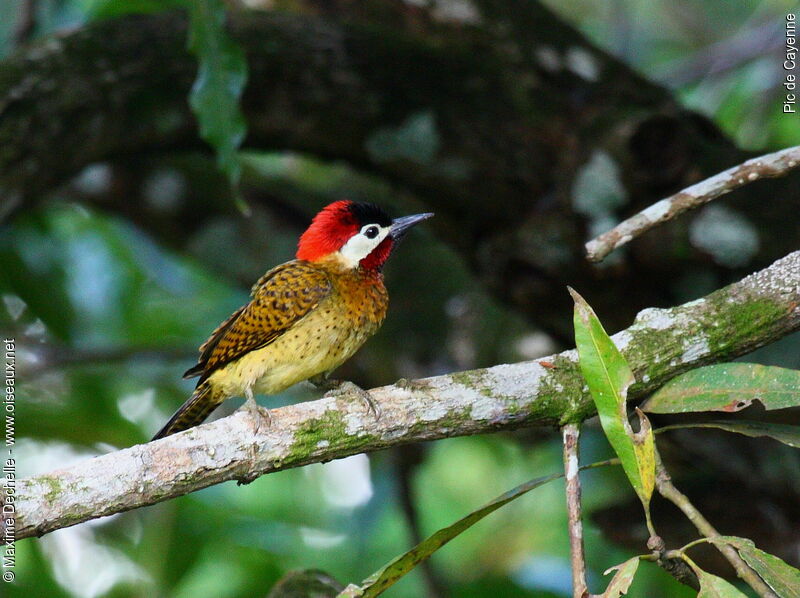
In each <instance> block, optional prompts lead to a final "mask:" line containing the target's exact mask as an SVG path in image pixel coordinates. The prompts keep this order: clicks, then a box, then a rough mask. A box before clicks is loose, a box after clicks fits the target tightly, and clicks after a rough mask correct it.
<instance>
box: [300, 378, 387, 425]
mask: <svg viewBox="0 0 800 598" xmlns="http://www.w3.org/2000/svg"><path fill="white" fill-rule="evenodd" d="M312 384H314V385H315V386H318V387H319V386H320V385H319V384H317V383H316V382H314V381H312ZM323 388H328V392H326V393H325V396H326V397H335V396H339V395H347V394H356V395H358V396H359V398H360V399H361V400H362V401H364V402H365V403H366V404H367V407H368V408H369V410H370V411H372V413H373V415H375V419H380V418H381V409H380V407H378V404H377V403H376V402H375V401H373V400H372V395H370V394H369V393H368V392H367V391H366V390H364V389H363V388H361V387H360V386H359V385H358V384H354V383H352V382H350V381H348V380H332V379H326V380H325V382H324V386H323Z"/></svg>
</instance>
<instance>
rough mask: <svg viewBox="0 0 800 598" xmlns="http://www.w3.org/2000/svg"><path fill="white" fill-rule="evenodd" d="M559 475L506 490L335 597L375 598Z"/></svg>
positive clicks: (560, 475)
mask: <svg viewBox="0 0 800 598" xmlns="http://www.w3.org/2000/svg"><path fill="white" fill-rule="evenodd" d="M563 475H564V474H559V473H554V474H551V475H548V476H544V477H541V478H536V479H535V480H531V481H529V482H525V483H524V484H521V485H519V486H517V487H516V488H514V489H513V490H509V491H508V492H506V493H505V494H503V495H501V496H499V497H497V498H496V499H494V500H493V501H491V502H490V503H488V504H486V505H484V506H483V507H481V508H480V509H478V510H477V511H473V512H472V513H470V514H469V515H467V516H466V517H463V518H461V519H459V520H458V521H456V522H455V523H453V524H452V525H450V526H448V527H445V528H443V529H440V530H439V531H437V532H436V533H434V534H433V535H432V536H430V537H428V538H427V539H425V540H423V541H422V542H420V543H419V544H417V545H416V546H415V547H414V548H412V549H411V550H409V551H408V552H406V553H404V554H402V555H400V556H399V557H397V558H396V559H394V560H392V561H390V562H389V563H387V564H386V565H385V566H383V567H381V568H380V569H378V571H376V572H375V573H373V574H372V575H370V576H369V577H368V578H367V579H365V580H364V581H363V582H361V585H360V586H354V585H353V584H351V585H349V586H347V588H345V590H344V592H342V593H341V594H339V596H341V597H342V598H344V597H346V596H347V597H350V596H364V597H365V598H368V597H370V596H378V595H379V594H381V593H382V592H383V591H384V590H386V589H387V588H389V587H391V586H392V585H393V584H395V583H396V582H397V581H398V580H400V578H401V577H403V576H404V575H405V574H406V573H408V572H409V571H411V570H412V569H413V568H414V567H416V566H417V565H418V564H420V563H421V562H422V561H424V560H425V559H427V558H428V557H429V556H430V555H432V554H433V553H434V552H436V551H437V550H439V548H441V547H442V546H444V545H445V544H446V543H447V542H449V541H450V540H452V539H453V538H455V537H456V536H457V535H459V534H460V533H462V532H463V531H465V530H467V529H469V528H470V527H472V526H473V525H475V524H476V523H477V522H478V521H480V520H481V519H483V518H484V517H486V516H487V515H488V514H489V513H492V512H493V511H496V510H497V509H499V508H500V507H502V506H503V505H505V504H508V503H510V502H511V501H512V500H514V499H515V498H518V497H520V496H522V495H523V494H525V493H526V492H529V491H531V490H533V489H534V488H538V487H539V486H542V485H544V484H546V483H548V482H552V481H553V480H557V479H558V478H560V477H563Z"/></svg>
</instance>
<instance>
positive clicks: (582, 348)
mask: <svg viewBox="0 0 800 598" xmlns="http://www.w3.org/2000/svg"><path fill="white" fill-rule="evenodd" d="M569 292H570V294H571V295H572V298H573V299H574V300H575V318H574V322H575V344H576V345H577V347H578V355H579V357H580V368H581V372H582V373H583V377H584V378H585V379H586V383H587V384H588V386H589V392H590V393H591V395H592V398H593V399H594V402H595V405H596V406H597V413H598V414H599V415H600V424H601V425H602V426H603V431H604V432H605V435H606V437H607V438H608V441H609V442H610V443H611V446H612V447H613V448H614V451H615V452H616V453H617V455H618V456H619V458H620V460H621V461H622V467H623V469H624V470H625V474H626V475H627V476H628V479H629V480H630V482H631V486H633V489H634V490H635V491H636V494H638V495H639V499H640V500H641V501H642V504H643V505H644V507H645V510H647V508H648V505H649V504H650V497H651V496H652V494H653V488H654V487H655V442H654V440H653V431H652V429H651V427H650V422H649V421H648V420H647V418H646V417H645V416H644V414H643V413H642V412H641V411H639V410H638V409H637V410H636V413H637V415H638V416H639V422H640V427H639V432H637V433H635V434H634V432H633V430H632V429H631V426H630V423H629V422H628V415H627V411H626V408H625V401H626V399H627V394H628V388H629V387H630V385H631V384H633V382H634V381H635V380H634V377H633V372H631V369H630V367H628V362H627V361H625V358H624V357H623V356H622V353H620V352H619V349H617V347H616V346H615V345H614V342H613V341H612V340H611V338H610V337H609V336H608V334H606V331H605V330H604V329H603V326H602V324H600V320H599V319H598V318H597V315H595V313H594V311H593V310H592V308H591V307H589V304H588V303H586V301H585V300H584V299H583V297H581V296H580V295H579V294H578V293H576V292H575V291H574V290H573V289H569Z"/></svg>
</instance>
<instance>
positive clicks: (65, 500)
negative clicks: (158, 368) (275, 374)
mask: <svg viewBox="0 0 800 598" xmlns="http://www.w3.org/2000/svg"><path fill="white" fill-rule="evenodd" d="M799 299H800V251H797V252H794V253H792V254H790V255H788V256H786V257H785V258H783V259H781V260H779V261H777V262H776V263H774V264H772V265H771V266H770V267H768V268H766V269H764V270H762V271H760V272H757V273H755V274H753V275H751V276H748V277H746V278H744V279H743V280H741V281H739V282H737V283H734V284H732V285H730V286H728V287H726V288H723V289H720V290H719V291H716V292H714V293H712V294H711V295H709V296H707V297H705V298H703V299H700V300H697V301H692V302H690V303H687V304H684V305H681V306H678V307H674V308H671V309H647V310H645V311H643V312H641V313H640V314H639V316H638V317H637V319H636V321H635V322H634V324H633V325H632V326H631V327H630V328H628V329H626V330H623V331H622V332H619V333H618V334H616V335H614V337H613V339H614V341H615V343H616V344H617V346H618V347H619V348H620V350H622V352H623V353H624V354H625V356H626V358H627V359H628V360H629V361H630V363H631V366H632V369H633V371H634V373H635V375H636V384H635V385H634V386H632V387H631V389H630V392H629V396H630V397H631V398H632V399H636V398H640V397H642V396H643V395H645V394H646V393H647V392H649V391H652V390H653V389H655V388H657V387H658V386H660V385H661V384H663V383H664V382H665V381H666V380H668V379H669V378H671V377H673V376H675V375H676V374H678V373H680V372H682V371H685V370H687V369H690V368H694V367H698V366H700V365H703V364H707V363H711V362H717V361H724V360H727V359H731V358H733V357H736V356H738V355H742V354H744V353H747V352H749V351H752V350H753V349H755V348H757V347H760V346H762V345H764V344H767V343H769V342H771V341H774V340H776V339H778V338H780V337H782V336H784V335H786V334H788V333H790V332H792V331H795V330H797V329H798V328H800V302H799V301H798V300H799ZM371 394H372V397H373V399H374V400H375V401H376V402H378V403H379V404H380V406H381V408H382V411H383V415H382V416H381V418H380V419H379V420H376V419H375V417H374V416H373V415H372V413H371V412H370V411H369V410H367V409H366V408H365V406H364V404H363V402H362V401H361V400H360V399H359V398H358V397H355V396H354V397H347V396H337V397H325V398H322V399H320V400H317V401H312V402H307V403H301V404H297V405H292V406H288V407H283V408H281V409H275V410H273V411H271V414H272V421H271V425H259V424H263V422H256V421H253V420H252V419H251V417H252V416H251V415H250V414H249V413H248V412H244V411H239V412H237V413H235V414H234V415H232V416H230V417H227V418H224V419H221V420H218V421H215V422H212V423H209V424H206V425H203V426H200V427H197V428H192V429H191V430H188V431H186V432H182V433H180V434H176V435H174V436H170V437H168V438H165V439H162V440H159V441H156V442H150V443H148V444H144V445H137V446H133V447H131V448H127V449H123V450H121V451H117V452H114V453H110V454H106V455H103V456H100V457H96V458H93V459H89V460H87V461H84V462H82V463H79V464H77V465H75V466H72V467H70V468H67V469H63V470H58V471H53V472H51V473H49V474H45V475H39V476H36V477H33V478H29V479H23V480H19V482H18V484H17V489H16V494H15V496H16V501H15V506H16V515H17V519H16V526H17V529H16V537H17V538H18V539H21V538H26V537H30V536H41V535H43V534H46V533H48V532H50V531H53V530H56V529H59V528H62V527H67V526H70V525H74V524H76V523H80V522H82V521H87V520H89V519H94V518H97V517H102V516H105V515H111V514H113V513H118V512H121V511H126V510H130V509H135V508H138V507H141V506H145V505H150V504H154V503H157V502H160V501H163V500H166V499H169V498H173V497H176V496H180V495H182V494H186V493H188V492H192V491H194V490H199V489H201V488H205V487H207V486H210V485H212V484H217V483H220V482H224V481H227V480H234V479H239V480H246V481H250V480H252V479H253V478H254V477H257V476H259V475H262V474H265V473H270V472H273V471H278V470H281V469H286V468H290V467H297V466H300V465H305V464H308V463H314V462H325V461H329V460H331V459H336V458H341V457H345V456H347V455H352V454H355V453H360V452H369V451H376V450H381V449H385V448H388V447H392V446H397V445H401V444H405V443H409V442H418V441H422V440H434V439H439V438H445V437H450V436H461V435H468V434H478V433H487V432H492V431H497V430H508V429H513V428H517V427H521V426H556V425H564V424H567V423H575V422H580V421H582V420H584V419H586V418H588V417H590V416H591V415H592V414H593V413H594V407H593V403H592V400H591V398H590V397H589V395H588V391H587V390H586V387H585V385H584V382H583V379H582V377H581V374H580V371H579V368H578V364H577V354H576V352H575V351H566V352H563V353H560V354H558V355H554V356H551V357H549V358H546V359H543V360H540V361H530V362H522V363H515V364H507V365H497V366H494V367H491V368H486V369H480V370H471V371H466V372H458V373H454V374H449V375H445V376H436V377H433V378H426V379H422V380H418V381H415V382H412V383H405V384H396V385H393V386H385V387H382V388H376V389H373V390H372V391H371Z"/></svg>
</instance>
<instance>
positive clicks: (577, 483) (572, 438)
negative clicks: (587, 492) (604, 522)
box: [561, 424, 589, 598]
mask: <svg viewBox="0 0 800 598" xmlns="http://www.w3.org/2000/svg"><path fill="white" fill-rule="evenodd" d="M561 436H562V438H563V441H564V480H565V485H566V490H567V526H568V528H569V552H570V562H571V563H572V596H573V598H584V597H585V596H587V595H588V593H589V590H588V588H587V586H586V560H585V558H584V554H583V522H582V521H581V480H580V475H579V470H578V456H579V445H578V440H579V438H580V427H579V425H578V424H566V425H565V426H564V427H563V428H561Z"/></svg>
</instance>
